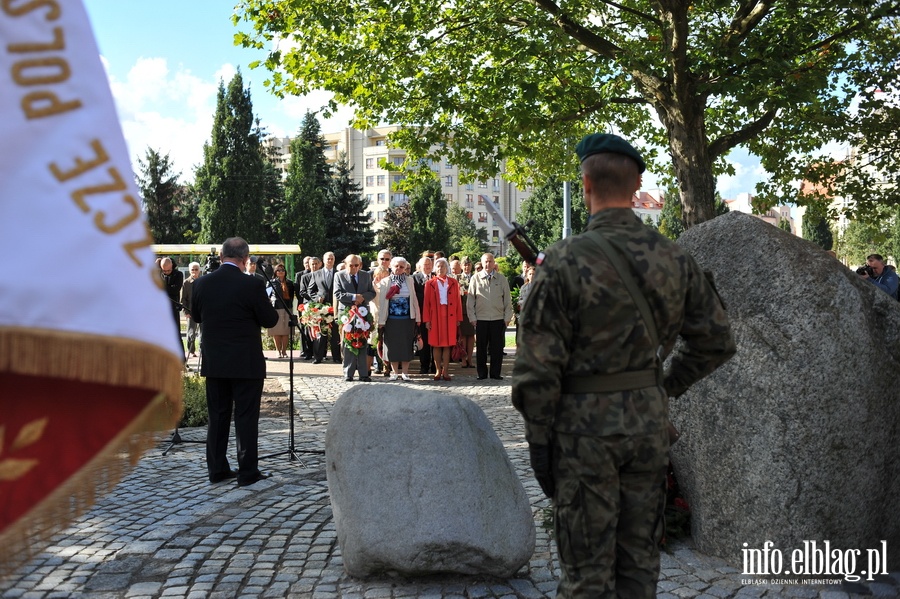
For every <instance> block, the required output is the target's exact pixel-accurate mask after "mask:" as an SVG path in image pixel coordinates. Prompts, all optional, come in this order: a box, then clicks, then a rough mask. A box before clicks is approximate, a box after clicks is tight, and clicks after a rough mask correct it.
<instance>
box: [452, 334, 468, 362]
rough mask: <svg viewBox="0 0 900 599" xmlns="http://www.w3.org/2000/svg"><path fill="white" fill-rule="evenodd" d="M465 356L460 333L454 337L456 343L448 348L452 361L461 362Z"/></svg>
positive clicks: (463, 343) (464, 347)
mask: <svg viewBox="0 0 900 599" xmlns="http://www.w3.org/2000/svg"><path fill="white" fill-rule="evenodd" d="M465 357H466V342H465V340H464V339H463V338H462V335H458V336H457V337H456V345H454V346H453V349H451V350H450V359H451V360H453V361H454V362H462V361H463V358H465Z"/></svg>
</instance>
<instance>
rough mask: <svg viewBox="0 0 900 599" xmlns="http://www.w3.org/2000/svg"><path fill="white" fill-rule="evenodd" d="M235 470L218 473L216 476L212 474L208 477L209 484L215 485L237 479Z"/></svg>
mask: <svg viewBox="0 0 900 599" xmlns="http://www.w3.org/2000/svg"><path fill="white" fill-rule="evenodd" d="M237 474H238V473H237V470H229V471H228V472H220V473H218V474H212V475H210V477H209V482H211V483H213V484H215V483H220V482H222V481H223V480H231V479H233V478H237Z"/></svg>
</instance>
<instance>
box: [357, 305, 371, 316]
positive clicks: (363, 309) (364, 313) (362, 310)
mask: <svg viewBox="0 0 900 599" xmlns="http://www.w3.org/2000/svg"><path fill="white" fill-rule="evenodd" d="M368 314H369V311H368V310H367V309H366V307H365V306H360V307H359V315H360V316H362V317H363V318H365V317H366V316H368Z"/></svg>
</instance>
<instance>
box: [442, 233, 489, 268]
mask: <svg viewBox="0 0 900 599" xmlns="http://www.w3.org/2000/svg"><path fill="white" fill-rule="evenodd" d="M451 247H452V248H454V249H453V251H452V252H451V253H453V254H456V255H457V256H459V258H460V260H462V258H463V257H464V256H465V257H468V258H469V260H471V261H472V263H473V264H474V263H475V262H480V261H481V256H482V255H484V253H485V252H487V248H486V244H485V242H484V241H482V240H481V239H476V238H475V237H463V238H462V239H460V240H459V245H457V246H451Z"/></svg>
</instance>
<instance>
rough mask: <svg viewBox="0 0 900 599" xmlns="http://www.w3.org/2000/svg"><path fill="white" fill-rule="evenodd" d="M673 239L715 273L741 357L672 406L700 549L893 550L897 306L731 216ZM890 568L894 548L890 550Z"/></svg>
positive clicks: (734, 552) (898, 456)
mask: <svg viewBox="0 0 900 599" xmlns="http://www.w3.org/2000/svg"><path fill="white" fill-rule="evenodd" d="M679 243H680V244H681V245H683V246H684V247H685V248H687V249H688V250H689V251H690V252H691V254H692V255H693V256H694V257H695V258H696V259H697V261H698V262H699V263H700V265H701V266H702V267H703V268H704V269H708V270H711V271H712V272H713V273H714V274H715V276H716V285H717V288H718V290H719V293H720V295H721V296H722V298H723V299H724V300H725V302H726V304H727V307H728V313H729V315H730V317H731V322H732V326H733V331H734V334H735V337H736V340H737V346H738V352H737V355H736V356H735V357H734V358H733V359H732V360H731V361H729V362H728V363H727V364H725V365H724V366H723V367H722V368H720V369H719V370H718V371H716V372H715V373H714V374H713V375H712V376H710V377H708V378H707V379H704V380H703V381H701V382H700V383H698V384H697V385H695V386H694V387H693V388H692V389H691V390H690V391H688V392H687V393H686V394H685V395H683V396H682V397H680V398H678V399H676V400H674V401H673V402H672V405H671V412H672V419H673V421H674V423H675V424H676V426H677V427H678V428H679V429H680V430H681V432H682V437H681V440H680V441H679V442H678V444H677V445H675V447H674V448H673V451H672V453H673V461H674V464H675V468H676V474H677V476H678V480H679V482H680V484H681V485H682V487H683V490H684V491H685V494H686V497H687V499H688V501H689V503H690V504H691V507H692V512H693V521H692V527H693V529H692V535H693V540H694V542H695V543H696V545H697V547H698V548H699V549H700V550H701V551H703V552H704V553H708V554H713V555H717V556H720V557H722V558H724V559H727V560H728V561H730V562H732V563H737V564H740V563H742V553H741V551H742V549H743V548H745V545H744V543H746V544H747V545H746V547H747V548H751V549H762V548H763V543H764V542H765V541H772V542H773V543H774V546H773V547H774V548H775V549H778V550H779V551H781V552H782V553H783V557H784V563H785V569H789V567H790V557H791V552H792V551H793V550H795V549H803V548H804V545H803V542H804V540H813V539H816V540H818V543H817V544H818V548H819V549H823V548H824V544H823V541H824V540H826V539H827V540H829V541H830V547H831V549H832V550H834V549H841V550H849V549H860V550H862V555H861V557H860V559H861V560H864V559H865V558H866V549H876V548H879V547H881V541H882V540H886V541H887V546H888V547H889V548H895V547H898V546H900V510H897V509H896V507H897V499H896V498H897V497H898V496H900V385H898V382H897V372H898V371H900V368H898V367H900V302H897V301H896V300H894V299H892V298H890V297H889V296H888V295H887V294H885V293H883V292H882V291H880V290H879V289H877V288H876V287H875V286H874V285H872V284H870V283H868V282H867V281H864V280H862V279H860V278H859V277H858V276H857V275H856V273H855V272H854V271H853V270H850V269H848V268H846V267H845V266H843V265H842V264H840V263H839V262H838V261H837V260H835V259H834V258H832V257H831V256H829V255H828V254H827V253H826V252H824V251H823V250H821V249H820V248H818V247H817V246H815V245H814V244H812V243H810V242H807V241H804V240H802V239H799V238H797V237H794V236H792V235H789V234H787V233H785V232H784V231H781V230H779V229H777V228H776V227H773V226H771V225H769V224H767V223H765V222H763V221H762V220H760V219H757V218H754V217H752V216H749V215H745V214H740V213H729V214H726V215H724V216H721V217H719V218H716V219H714V220H712V221H709V222H707V223H704V224H703V225H700V226H697V227H694V228H692V229H690V230H689V231H688V232H686V233H685V235H683V236H682V237H681V238H680V239H679ZM888 559H889V561H890V562H891V563H890V564H889V567H892V568H896V567H897V566H898V565H900V552H897V551H890V550H889V551H888Z"/></svg>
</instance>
